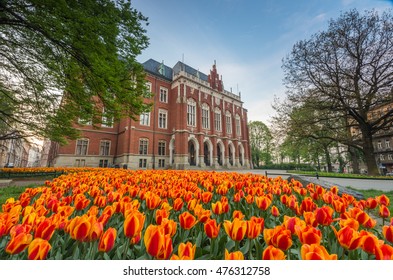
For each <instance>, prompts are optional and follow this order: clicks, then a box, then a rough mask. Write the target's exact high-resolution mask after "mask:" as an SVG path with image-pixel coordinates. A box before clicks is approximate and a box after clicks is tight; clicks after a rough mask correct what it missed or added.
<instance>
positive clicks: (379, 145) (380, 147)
mask: <svg viewBox="0 0 393 280" xmlns="http://www.w3.org/2000/svg"><path fill="white" fill-rule="evenodd" d="M381 149H382V142H378V150H381Z"/></svg>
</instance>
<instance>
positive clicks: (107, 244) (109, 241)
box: [98, 227, 117, 252]
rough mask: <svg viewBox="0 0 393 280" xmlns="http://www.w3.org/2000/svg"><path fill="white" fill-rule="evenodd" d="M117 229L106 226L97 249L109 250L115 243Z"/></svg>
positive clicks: (101, 250)
mask: <svg viewBox="0 0 393 280" xmlns="http://www.w3.org/2000/svg"><path fill="white" fill-rule="evenodd" d="M116 235H117V231H116V229H115V228H112V227H110V228H108V229H107V230H106V231H105V232H104V233H103V234H102V235H101V237H100V241H99V243H98V251H100V252H109V251H110V250H112V248H113V246H114V245H115V240H116Z"/></svg>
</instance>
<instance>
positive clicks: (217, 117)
mask: <svg viewBox="0 0 393 280" xmlns="http://www.w3.org/2000/svg"><path fill="white" fill-rule="evenodd" d="M214 129H215V130H216V131H221V111H220V109H218V108H217V109H216V110H215V111H214Z"/></svg>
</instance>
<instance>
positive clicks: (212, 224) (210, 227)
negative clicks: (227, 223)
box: [204, 219, 221, 238]
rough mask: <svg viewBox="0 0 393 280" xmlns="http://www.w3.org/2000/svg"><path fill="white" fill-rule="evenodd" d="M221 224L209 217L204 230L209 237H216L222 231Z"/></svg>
mask: <svg viewBox="0 0 393 280" xmlns="http://www.w3.org/2000/svg"><path fill="white" fill-rule="evenodd" d="M220 227H221V225H217V221H216V220H214V219H209V220H208V221H206V222H205V224H204V230H205V233H206V235H207V236H208V237H209V238H216V237H217V236H218V233H219V232H220Z"/></svg>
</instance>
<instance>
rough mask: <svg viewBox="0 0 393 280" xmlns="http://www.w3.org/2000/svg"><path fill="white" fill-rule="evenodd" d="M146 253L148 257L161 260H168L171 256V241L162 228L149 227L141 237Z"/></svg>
mask: <svg viewBox="0 0 393 280" xmlns="http://www.w3.org/2000/svg"><path fill="white" fill-rule="evenodd" d="M143 240H144V243H145V246H146V251H147V252H148V253H149V255H151V256H153V257H155V258H157V259H160V260H163V259H168V258H169V256H170V254H172V251H173V246H172V239H171V237H170V235H169V234H165V230H164V228H163V227H162V226H156V225H149V226H148V227H147V229H146V231H145V235H144V237H143Z"/></svg>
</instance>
